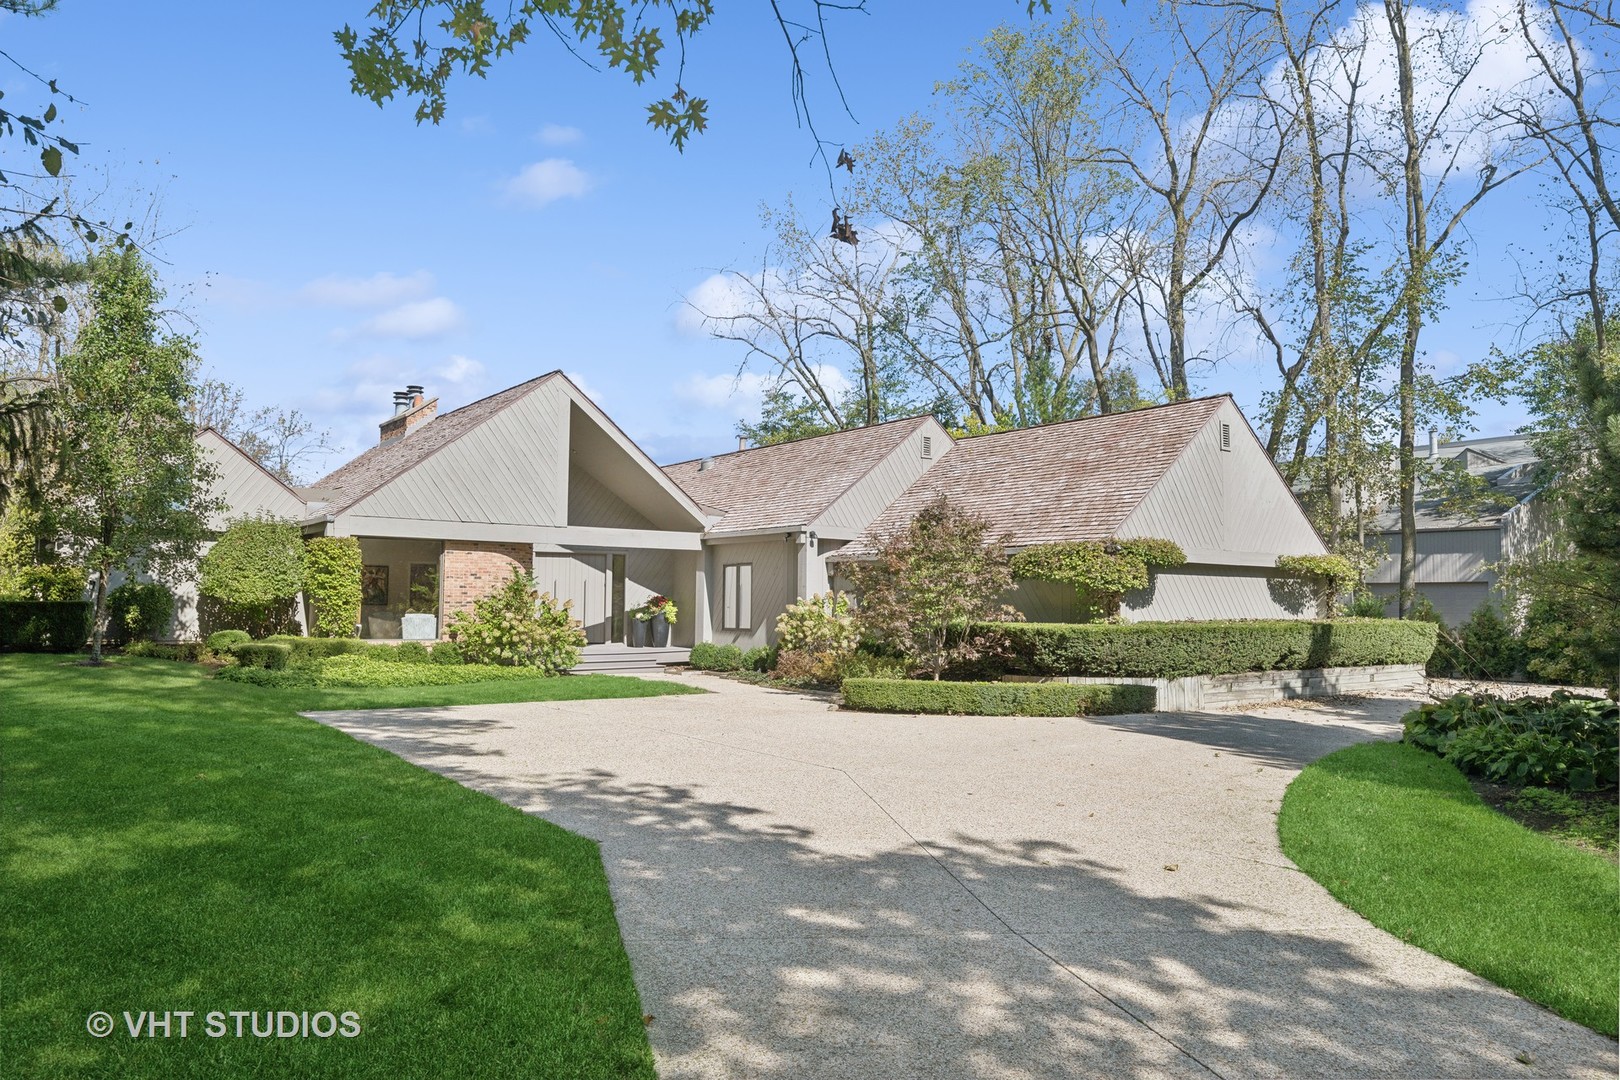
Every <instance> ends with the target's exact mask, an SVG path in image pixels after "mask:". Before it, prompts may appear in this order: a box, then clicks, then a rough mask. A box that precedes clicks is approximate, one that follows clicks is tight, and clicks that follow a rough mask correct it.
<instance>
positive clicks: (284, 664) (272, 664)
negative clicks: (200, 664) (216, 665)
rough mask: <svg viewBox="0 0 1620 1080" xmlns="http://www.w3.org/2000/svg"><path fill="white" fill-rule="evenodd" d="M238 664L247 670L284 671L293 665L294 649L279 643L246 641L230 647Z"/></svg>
mask: <svg viewBox="0 0 1620 1080" xmlns="http://www.w3.org/2000/svg"><path fill="white" fill-rule="evenodd" d="M230 653H231V655H232V656H234V657H236V662H237V663H238V664H240V665H241V666H242V667H245V668H264V669H265V670H267V671H284V670H286V669H287V668H288V667H290V666H291V665H292V649H290V648H288V647H287V646H286V645H283V644H282V643H281V642H279V641H244V642H238V643H237V644H235V645H232V646H231V647H230Z"/></svg>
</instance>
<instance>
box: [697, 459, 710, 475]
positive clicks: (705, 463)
mask: <svg viewBox="0 0 1620 1080" xmlns="http://www.w3.org/2000/svg"><path fill="white" fill-rule="evenodd" d="M712 468H714V458H712V457H706V458H704V459H703V460H701V461H699V462H698V472H708V471H709V470H710V469H712Z"/></svg>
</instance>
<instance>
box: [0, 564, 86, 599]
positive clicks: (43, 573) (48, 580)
mask: <svg viewBox="0 0 1620 1080" xmlns="http://www.w3.org/2000/svg"><path fill="white" fill-rule="evenodd" d="M89 582H90V575H89V574H87V573H86V572H85V570H84V568H83V567H79V566H69V565H67V564H66V563H40V564H36V565H33V566H22V567H18V568H17V569H16V570H12V571H7V572H4V573H0V598H5V599H10V600H60V601H68V600H83V599H84V591H85V589H86V588H87V587H88V585H89Z"/></svg>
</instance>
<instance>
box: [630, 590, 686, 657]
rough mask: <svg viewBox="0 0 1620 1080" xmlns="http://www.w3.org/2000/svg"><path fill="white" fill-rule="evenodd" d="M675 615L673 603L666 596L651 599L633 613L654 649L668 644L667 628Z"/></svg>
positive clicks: (676, 613)
mask: <svg viewBox="0 0 1620 1080" xmlns="http://www.w3.org/2000/svg"><path fill="white" fill-rule="evenodd" d="M677 615H678V612H677V611H676V608H675V601H673V600H671V599H670V598H669V597H667V596H654V597H651V598H650V599H649V600H648V601H647V602H646V603H645V604H642V605H641V606H640V607H638V608H637V609H636V611H635V616H636V622H638V623H641V624H643V628H642V629H643V633H644V634H647V635H648V636H650V637H651V638H652V642H651V644H652V646H653V648H655V649H662V648H664V647H665V646H667V645H668V644H669V627H670V624H671V623H673V622H674V621H675V619H676V616H677ZM638 636H639V635H638Z"/></svg>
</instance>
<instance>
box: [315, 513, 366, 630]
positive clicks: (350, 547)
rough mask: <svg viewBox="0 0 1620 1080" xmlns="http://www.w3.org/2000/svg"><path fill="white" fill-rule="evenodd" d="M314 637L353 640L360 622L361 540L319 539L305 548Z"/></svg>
mask: <svg viewBox="0 0 1620 1080" xmlns="http://www.w3.org/2000/svg"><path fill="white" fill-rule="evenodd" d="M304 588H305V590H306V591H307V594H308V596H309V606H310V608H311V609H312V611H311V614H312V616H313V618H312V619H311V621H310V627H309V633H310V636H311V637H354V636H355V628H356V627H357V626H358V625H359V623H360V541H359V540H356V539H355V538H354V537H352V536H318V537H316V538H315V539H313V540H310V541H309V542H308V543H306V544H305V545H304Z"/></svg>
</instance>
